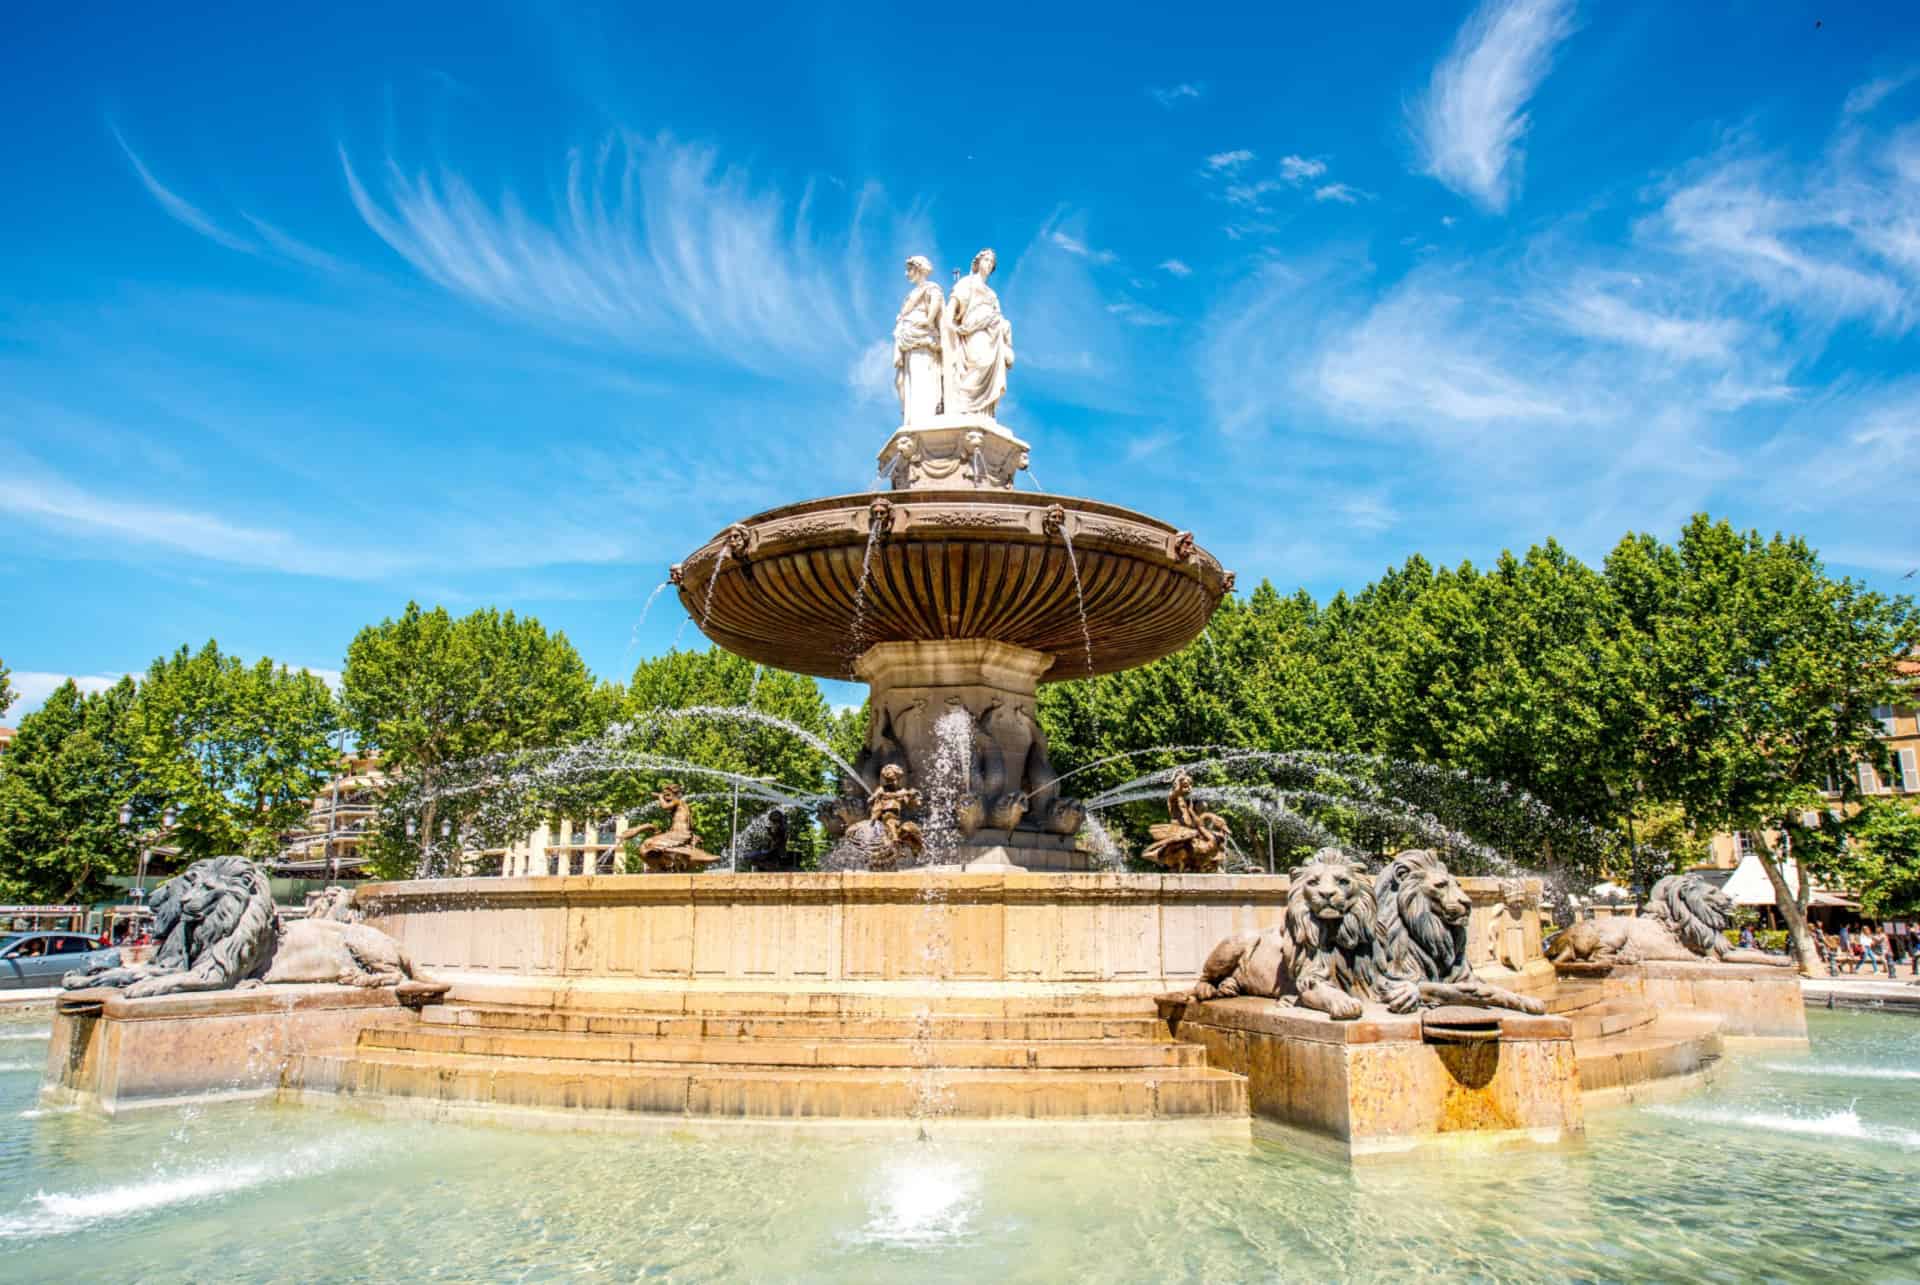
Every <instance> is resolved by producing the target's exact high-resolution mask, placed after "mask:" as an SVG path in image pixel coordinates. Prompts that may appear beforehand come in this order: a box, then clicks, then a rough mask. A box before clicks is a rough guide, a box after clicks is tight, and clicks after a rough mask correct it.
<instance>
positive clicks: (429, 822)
mask: <svg viewBox="0 0 1920 1285" xmlns="http://www.w3.org/2000/svg"><path fill="white" fill-rule="evenodd" d="M436 802H437V800H435V799H434V797H433V796H432V795H431V794H429V795H428V796H427V806H426V810H425V811H424V812H423V813H422V814H421V816H420V869H419V872H418V874H417V877H418V878H421V879H431V878H432V877H433V811H434V804H435V803H436Z"/></svg>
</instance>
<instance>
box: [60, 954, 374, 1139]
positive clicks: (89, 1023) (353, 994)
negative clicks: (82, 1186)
mask: <svg viewBox="0 0 1920 1285" xmlns="http://www.w3.org/2000/svg"><path fill="white" fill-rule="evenodd" d="M89 995H90V993H89V992H85V991H78V992H69V994H68V995H67V996H66V997H64V998H63V999H62V1000H61V1001H60V1002H59V1004H58V1005H57V1008H56V1012H55V1014H54V1019H53V1035H52V1043H51V1044H50V1045H49V1046H48V1049H47V1071H46V1077H45V1079H44V1080H43V1081H42V1088H41V1097H42V1098H43V1099H44V1100H46V1101H49V1102H53V1103H57V1104H73V1105H82V1106H90V1107H94V1108H97V1109H99V1110H101V1111H104V1112H106V1113H107V1114H109V1115H111V1114H114V1113H116V1112H119V1111H122V1110H126V1109H129V1108H134V1107H151V1106H167V1105H170V1104H173V1103H176V1102H180V1101H183V1100H188V1099H191V1100H196V1101H204V1100H207V1099H209V1098H245V1097H262V1096H266V1095H268V1094H272V1093H274V1092H275V1091H276V1090H277V1089H278V1088H279V1084H280V1073H281V1070H282V1069H283V1068H284V1067H285V1066H286V1065H287V1062H288V1060H289V1059H290V1058H293V1057H296V1056H300V1055H305V1054H327V1053H339V1052H344V1051H348V1050H351V1049H352V1048H353V1047H354V1043H355V1041H356V1040H357V1039H358V1038H359V1035H360V1032H361V1030H362V1029H364V1028H366V1027H369V1026H373V1025H381V1024H385V1025H392V1024H395V1023H398V1022H404V1021H407V1020H410V1019H411V1017H412V1013H411V1012H410V1011H409V1010H407V1009H404V1008H402V1007H401V1005H400V1003H399V1000H398V999H397V998H396V996H395V994H394V992H393V991H392V990H391V989H384V988H366V987H356V986H264V987H260V988H257V989H254V990H245V991H214V992H206V993H201V994H186V995H162V996H157V997H155V998H152V999H137V1000H135V999H127V998H125V997H124V996H121V995H119V994H117V993H114V994H112V995H111V997H110V998H107V999H106V1000H105V1002H104V1004H101V1005H100V1006H99V1007H98V1008H94V1007H92V1006H91V1005H89V1004H86V1003H84V1002H80V1003H76V1002H75V1001H76V1000H79V999H81V997H87V996H89Z"/></svg>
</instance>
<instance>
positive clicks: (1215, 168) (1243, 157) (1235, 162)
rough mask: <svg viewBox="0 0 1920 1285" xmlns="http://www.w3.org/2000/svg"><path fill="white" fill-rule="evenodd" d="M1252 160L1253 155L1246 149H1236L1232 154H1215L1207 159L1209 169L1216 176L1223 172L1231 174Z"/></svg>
mask: <svg viewBox="0 0 1920 1285" xmlns="http://www.w3.org/2000/svg"><path fill="white" fill-rule="evenodd" d="M1252 159H1253V153H1252V152H1250V151H1248V150H1247V149H1246V148H1244V147H1238V148H1235V149H1234V150H1233V151H1231V152H1215V153H1214V154H1213V155H1211V156H1209V157H1207V169H1208V170H1209V171H1210V172H1212V173H1215V174H1219V173H1222V172H1224V173H1228V174H1231V173H1233V172H1234V171H1235V170H1237V169H1239V168H1240V167H1241V166H1243V165H1245V164H1246V163H1247V162H1248V161H1251V160H1252Z"/></svg>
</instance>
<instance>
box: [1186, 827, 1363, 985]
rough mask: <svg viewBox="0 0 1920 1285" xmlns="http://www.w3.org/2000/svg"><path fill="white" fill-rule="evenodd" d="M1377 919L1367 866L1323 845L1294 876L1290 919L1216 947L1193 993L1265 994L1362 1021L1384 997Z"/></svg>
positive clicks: (1290, 884)
mask: <svg viewBox="0 0 1920 1285" xmlns="http://www.w3.org/2000/svg"><path fill="white" fill-rule="evenodd" d="M1373 919H1374V902H1373V884H1372V881H1371V880H1369V879H1368V877H1367V871H1366V867H1364V866H1360V865H1356V864H1354V863H1352V862H1350V861H1348V860H1347V858H1346V857H1345V856H1344V855H1342V854H1341V852H1340V850H1339V849H1337V848H1322V849H1321V850H1320V851H1319V852H1316V853H1315V854H1314V858H1313V860H1312V861H1311V862H1309V863H1308V864H1306V865H1304V866H1299V867H1296V868H1295V869H1294V870H1293V872H1292V874H1291V876H1290V877H1289V881H1288V885H1287V913H1286V918H1285V919H1283V920H1282V921H1281V922H1280V924H1279V925H1278V926H1276V927H1273V928H1269V929H1267V930H1266V931H1264V932H1258V933H1244V934H1242V935H1240V936H1238V937H1229V938H1227V939H1226V940H1225V941H1223V942H1221V943H1220V944H1219V945H1218V946H1215V947H1214V948H1213V951H1212V953H1211V954H1209V955H1208V956H1207V962H1206V963H1205V964H1203V965H1202V966H1201V969H1200V980H1199V982H1198V983H1197V984H1195V986H1194V987H1193V989H1192V990H1191V991H1190V992H1188V993H1189V995H1191V997H1192V998H1194V999H1199V1000H1207V999H1220V998H1226V997H1230V996H1234V995H1264V996H1268V997H1270V998H1272V999H1277V1000H1279V1001H1280V1002H1281V1003H1282V1004H1298V1005H1299V1006H1300V1007H1302V1008H1310V1009H1315V1010H1317V1011H1319V1012H1322V1013H1325V1014H1326V1015H1327V1016H1329V1017H1332V1018H1336V1019H1338V1020H1341V1021H1348V1020H1351V1019H1353V1018H1356V1017H1359V1016H1360V1013H1361V1009H1362V1007H1363V1004H1364V1001H1365V1000H1367V999H1372V998H1376V997H1377V995H1378V992H1377V990H1376V984H1377V982H1378V981H1379V976H1378V973H1377V970H1376V968H1375V965H1374V951H1373Z"/></svg>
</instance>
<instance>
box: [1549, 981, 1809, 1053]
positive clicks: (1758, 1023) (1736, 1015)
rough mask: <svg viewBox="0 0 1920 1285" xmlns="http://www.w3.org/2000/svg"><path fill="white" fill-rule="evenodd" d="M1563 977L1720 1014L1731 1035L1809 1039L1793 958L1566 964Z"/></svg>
mask: <svg viewBox="0 0 1920 1285" xmlns="http://www.w3.org/2000/svg"><path fill="white" fill-rule="evenodd" d="M1560 973H1561V975H1562V976H1563V977H1567V978H1579V979H1583V980H1585V981H1588V982H1596V981H1597V982H1598V983H1599V984H1601V985H1602V986H1603V987H1604V990H1605V994H1606V995H1607V996H1608V997H1610V998H1612V997H1619V998H1624V999H1631V1000H1635V1001H1638V1002H1640V1003H1643V1004H1645V1005H1646V1006H1647V1007H1649V1008H1651V1009H1652V1010H1653V1011H1655V1012H1656V1013H1677V1012H1684V1011H1689V1010H1691V1011H1695V1012H1701V1013H1711V1014H1713V1015H1715V1016H1717V1017H1719V1018H1720V1019H1721V1022H1720V1027H1719V1033H1720V1034H1721V1035H1722V1036H1723V1037H1725V1038H1727V1039H1730V1040H1735V1041H1738V1040H1756V1041H1758V1040H1766V1041H1785V1042H1789V1043H1796V1044H1805V1043H1806V1042H1807V1006H1806V998H1805V996H1804V994H1803V993H1802V991H1801V987H1800V974H1799V973H1798V972H1797V971H1796V970H1795V969H1794V968H1793V967H1792V966H1791V965H1790V964H1784V963H1782V964H1777V965H1775V964H1744V963H1743V964H1721V963H1713V962H1710V961H1708V960H1699V961H1687V960H1678V961H1670V960H1649V961H1647V962H1645V963H1640V964H1612V965H1606V964H1591V963H1588V964H1567V965H1561V966H1560Z"/></svg>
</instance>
